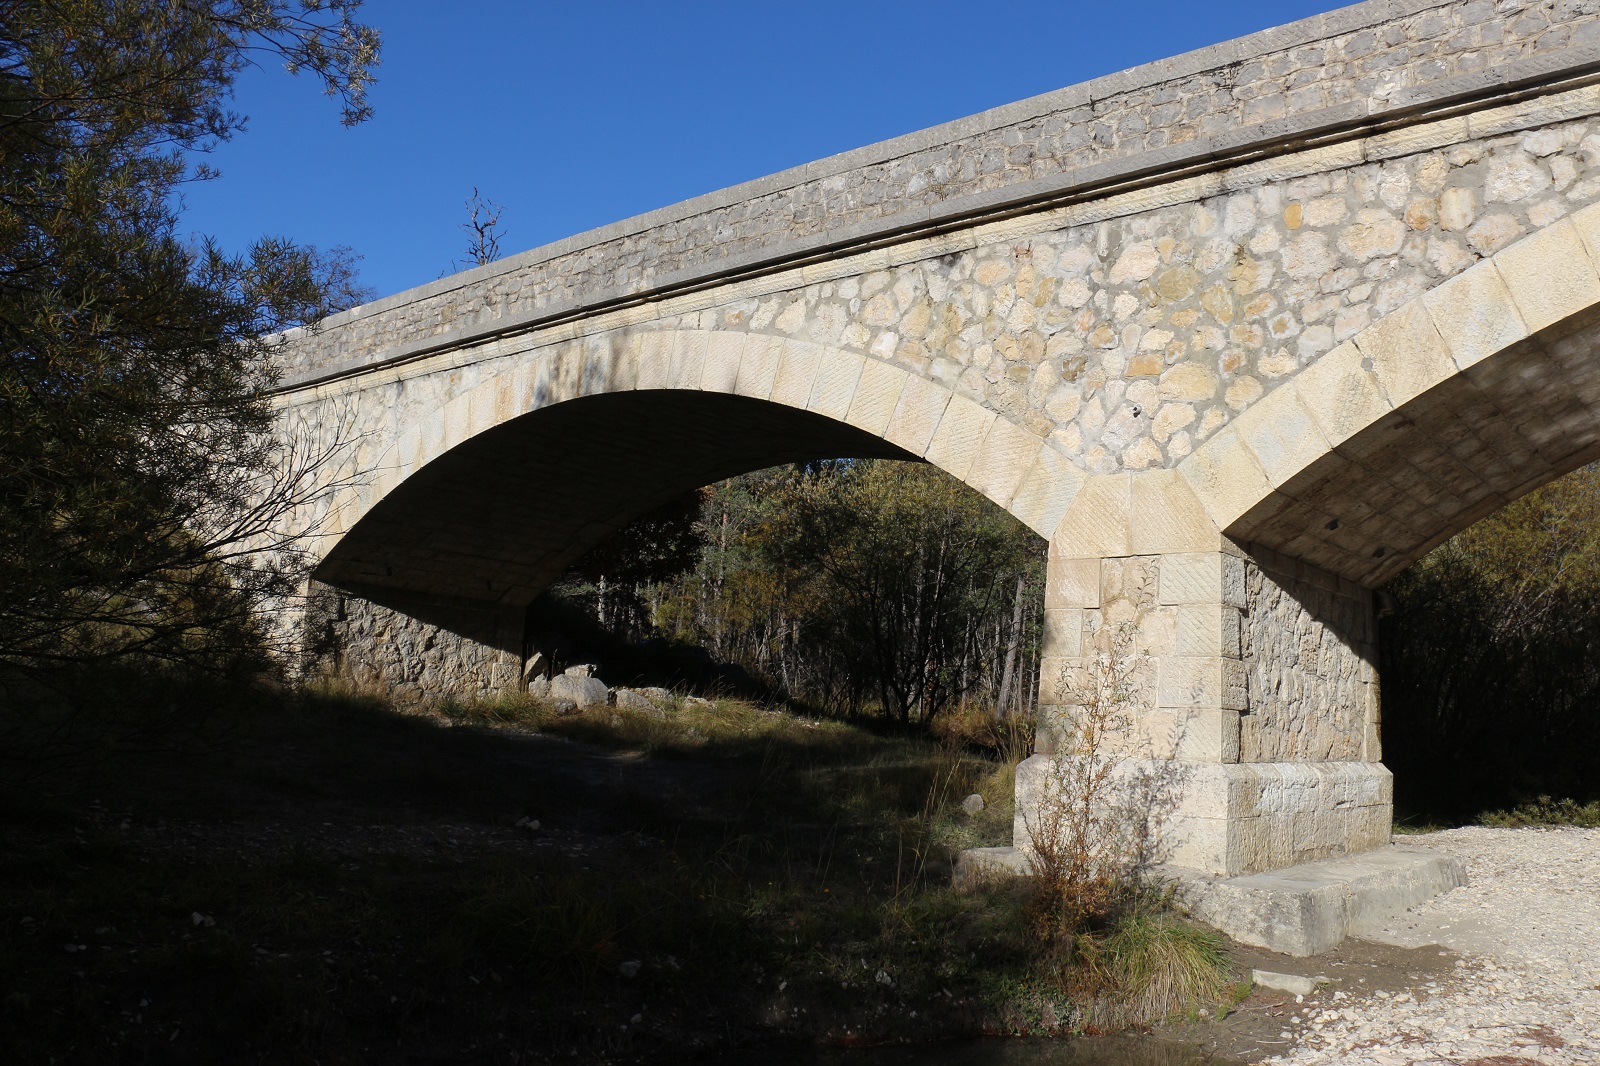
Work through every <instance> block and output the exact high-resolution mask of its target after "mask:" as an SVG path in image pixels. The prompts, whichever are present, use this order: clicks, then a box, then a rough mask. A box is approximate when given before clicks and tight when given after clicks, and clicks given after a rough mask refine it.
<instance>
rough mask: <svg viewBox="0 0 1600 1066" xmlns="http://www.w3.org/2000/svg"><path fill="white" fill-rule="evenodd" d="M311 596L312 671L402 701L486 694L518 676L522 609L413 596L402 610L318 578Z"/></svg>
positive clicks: (309, 660) (502, 689) (308, 625)
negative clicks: (429, 601)
mask: <svg viewBox="0 0 1600 1066" xmlns="http://www.w3.org/2000/svg"><path fill="white" fill-rule="evenodd" d="M310 600H311V604H310V608H309V610H308V612H307V618H306V628H307V631H308V639H307V642H306V650H307V653H308V656H307V662H306V664H305V667H304V669H305V671H306V673H307V674H308V675H310V676H318V675H321V676H327V677H332V678H337V679H338V680H340V681H343V682H346V683H349V684H352V685H354V686H356V687H357V688H359V689H361V690H363V691H368V692H373V693H380V694H382V695H384V696H387V697H388V698H390V699H392V700H394V701H395V702H396V703H399V704H402V705H405V704H418V703H433V702H438V701H441V700H446V699H459V700H469V699H478V698H488V697H491V696H494V695H496V694H497V693H500V692H505V691H507V690H512V689H515V688H517V687H518V686H519V685H520V683H521V673H522V640H523V633H522V616H521V612H516V613H515V614H514V615H513V614H510V613H506V612H495V611H485V610H482V609H477V608H462V607H439V606H435V605H424V604H414V603H413V604H406V605H405V607H406V609H403V610H402V609H397V607H394V606H384V605H381V604H379V603H376V602H374V601H372V600H370V599H366V598H364V597H361V596H356V595H351V594H349V593H346V592H341V591H340V590H337V589H334V588H330V587H329V586H327V585H323V584H321V583H320V582H313V587H312V591H311V596H310Z"/></svg>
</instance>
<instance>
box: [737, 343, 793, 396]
mask: <svg viewBox="0 0 1600 1066" xmlns="http://www.w3.org/2000/svg"><path fill="white" fill-rule="evenodd" d="M783 350H784V342H783V341H782V340H781V339H780V338H777V337H763V336H760V335H752V336H751V337H750V339H749V341H748V343H746V344H745V346H744V352H743V354H741V355H740V356H739V378H738V380H737V381H736V382H735V383H734V387H733V391H734V392H736V393H738V394H739V395H740V396H749V397H752V398H753V399H757V400H765V399H767V398H768V397H770V396H771V395H772V385H773V382H775V381H776V380H777V378H778V366H779V364H780V363H781V362H782V361H783Z"/></svg>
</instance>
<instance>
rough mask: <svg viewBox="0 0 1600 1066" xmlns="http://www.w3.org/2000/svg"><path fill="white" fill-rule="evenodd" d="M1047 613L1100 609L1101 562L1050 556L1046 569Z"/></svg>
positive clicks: (1045, 595)
mask: <svg viewBox="0 0 1600 1066" xmlns="http://www.w3.org/2000/svg"><path fill="white" fill-rule="evenodd" d="M1044 605H1045V609H1046V610H1056V609H1058V608H1068V607H1098V606H1100V560H1099V559H1098V558H1089V559H1082V558H1078V559H1074V558H1067V557H1063V556H1059V555H1055V554H1054V553H1052V554H1051V556H1050V559H1049V562H1048V563H1047V564H1046V567H1045V590H1044Z"/></svg>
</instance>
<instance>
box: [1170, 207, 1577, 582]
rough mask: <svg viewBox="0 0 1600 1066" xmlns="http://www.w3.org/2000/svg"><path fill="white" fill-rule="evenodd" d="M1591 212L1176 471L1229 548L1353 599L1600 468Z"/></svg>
mask: <svg viewBox="0 0 1600 1066" xmlns="http://www.w3.org/2000/svg"><path fill="white" fill-rule="evenodd" d="M1597 263H1600V205H1597V206H1592V207H1588V208H1585V209H1583V210H1580V211H1578V212H1576V213H1574V214H1573V215H1571V216H1569V217H1567V218H1564V219H1561V220H1560V221H1557V222H1554V223H1551V224H1550V225H1548V226H1546V227H1545V228H1543V229H1541V230H1539V231H1537V232H1535V233H1533V234H1532V235H1530V236H1528V237H1525V238H1524V239H1522V240H1521V241H1518V242H1517V243H1515V244H1512V245H1510V246H1509V247H1507V248H1505V249H1503V250H1502V251H1500V252H1499V253H1497V254H1495V255H1493V256H1491V257H1489V258H1486V259H1484V260H1482V261H1480V262H1479V263H1477V264H1476V265H1475V266H1473V267H1471V268H1470V269H1468V270H1466V271H1464V272H1463V273H1460V274H1458V275H1456V276H1455V277H1453V278H1451V279H1449V280H1447V281H1445V282H1443V283H1441V284H1439V285H1438V286H1436V287H1434V288H1433V289H1431V290H1429V291H1427V292H1425V293H1423V294H1422V295H1421V296H1419V297H1417V298H1415V299H1413V300H1411V301H1409V302H1408V303H1406V304H1404V305H1402V306H1401V307H1399V308H1397V309H1396V310H1394V311H1392V312H1390V313H1389V314H1388V315H1386V316H1384V317H1383V318H1381V319H1379V320H1378V321H1377V322H1374V323H1373V324H1372V325H1370V326H1368V327H1367V328H1366V329H1364V330H1362V331H1360V332H1359V333H1357V334H1356V335H1355V336H1354V337H1352V338H1351V339H1350V340H1348V341H1346V342H1345V343H1343V344H1341V345H1339V346H1338V347H1336V348H1334V349H1333V350H1332V351H1329V352H1328V353H1327V354H1325V355H1323V356H1322V357H1321V358H1319V359H1318V360H1316V361H1315V362H1314V363H1312V364H1311V365H1309V366H1307V367H1306V368H1304V369H1303V370H1301V371H1300V372H1299V373H1298V374H1297V375H1296V376H1295V377H1294V378H1292V379H1290V380H1289V381H1288V382H1286V383H1285V384H1284V385H1282V386H1280V387H1279V388H1277V389H1275V390H1274V391H1273V392H1271V393H1269V394H1268V395H1267V396H1265V397H1264V398H1263V399H1262V400H1261V401H1259V402H1258V403H1256V404H1255V405H1253V406H1252V407H1251V408H1250V409H1249V410H1247V411H1246V412H1245V413H1243V414H1242V415H1240V416H1239V417H1238V418H1237V419H1235V420H1234V422H1233V423H1232V424H1231V425H1229V426H1228V427H1227V428H1225V429H1224V430H1222V431H1221V432H1219V433H1218V434H1216V435H1215V436H1214V437H1212V438H1211V439H1210V440H1208V441H1207V442H1205V444H1203V445H1202V446H1201V447H1200V448H1198V449H1197V450H1196V451H1195V453H1194V454H1193V455H1192V456H1190V457H1189V458H1188V459H1187V460H1186V461H1185V462H1184V463H1183V464H1181V465H1180V467H1179V470H1180V472H1181V473H1182V474H1183V475H1184V477H1185V478H1186V479H1187V480H1188V482H1189V483H1190V484H1191V485H1192V486H1193V487H1194V489H1195V491H1196V492H1197V494H1198V495H1199V496H1200V498H1201V499H1202V500H1203V501H1205V504H1206V507H1207V510H1208V512H1209V514H1210V516H1211V518H1212V519H1213V521H1214V522H1215V523H1216V525H1217V526H1218V528H1220V529H1222V530H1223V531H1224V532H1225V533H1226V534H1227V536H1229V537H1230V538H1232V539H1234V540H1236V541H1239V542H1242V543H1249V544H1255V545H1262V546H1265V547H1268V548H1271V549H1273V550H1276V551H1278V552H1281V553H1282V554H1285V555H1288V556H1292V557H1294V558H1296V559H1299V560H1302V561H1303V562H1306V563H1310V564H1313V565H1315V566H1318V567H1320V568H1322V569H1324V570H1326V571H1329V572H1331V573H1334V574H1337V575H1339V576H1340V577H1342V578H1346V579H1349V580H1353V581H1356V582H1358V583H1360V584H1362V585H1365V586H1367V587H1369V588H1373V587H1377V586H1378V585H1381V584H1383V583H1384V582H1385V581H1387V580H1388V579H1389V578H1391V577H1393V576H1394V575H1395V574H1397V573H1399V572H1400V571H1401V570H1402V569H1404V568H1405V567H1406V566H1408V565H1410V564H1411V563H1412V562H1414V561H1415V560H1416V559H1418V558H1420V557H1421V556H1422V555H1423V554H1425V553H1426V552H1427V551H1428V550H1429V549H1431V548H1433V547H1434V546H1436V545H1437V544H1439V543H1441V542H1443V541H1444V540H1446V539H1448V538H1449V537H1451V536H1453V535H1454V534H1455V533H1457V532H1460V531H1461V530H1462V529H1465V528H1466V527H1467V526H1469V525H1471V524H1472V523H1473V522H1475V521H1477V520H1478V519H1479V518H1482V517H1484V516H1486V515H1488V514H1490V513H1492V512H1494V511H1496V510H1498V509H1499V508H1501V507H1504V506H1505V505H1506V504H1508V503H1510V502H1512V501H1513V500H1515V499H1517V498H1518V497H1519V496H1522V495H1524V494H1525V493H1527V492H1530V491H1532V490H1533V489H1535V488H1538V487H1539V486H1540V485H1543V484H1545V483H1546V482H1548V481H1550V480H1552V479H1554V478H1556V477H1559V476H1560V475H1562V474H1564V473H1567V472H1569V471H1571V470H1574V469H1576V468H1577V467H1579V466H1582V465H1583V464H1585V463H1588V462H1591V461H1593V460H1594V459H1595V458H1597V457H1600V268H1597V265H1596V264H1597Z"/></svg>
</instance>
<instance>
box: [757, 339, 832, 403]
mask: <svg viewBox="0 0 1600 1066" xmlns="http://www.w3.org/2000/svg"><path fill="white" fill-rule="evenodd" d="M821 362H822V349H821V348H820V347H818V346H817V345H815V344H810V343H808V342H806V341H795V340H790V341H784V343H783V355H782V356H781V357H780V359H779V362H778V375H777V377H776V378H774V379H773V382H772V394H771V396H770V397H769V399H771V400H772V402H773V403H781V404H784V405H785V406H788V407H801V408H803V407H805V405H806V404H807V403H809V402H810V400H811V388H812V386H813V384H815V382H816V379H817V366H818V364H820V363H821Z"/></svg>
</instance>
